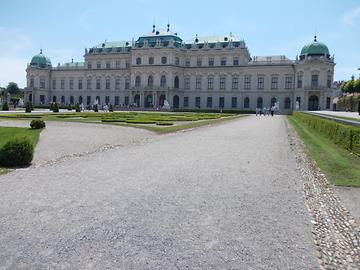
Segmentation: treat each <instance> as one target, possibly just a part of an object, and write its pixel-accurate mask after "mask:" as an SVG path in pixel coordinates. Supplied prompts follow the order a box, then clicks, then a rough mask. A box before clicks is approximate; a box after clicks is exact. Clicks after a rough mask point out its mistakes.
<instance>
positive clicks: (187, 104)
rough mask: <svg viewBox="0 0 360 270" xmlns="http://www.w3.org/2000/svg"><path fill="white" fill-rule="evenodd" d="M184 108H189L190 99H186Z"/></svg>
mask: <svg viewBox="0 0 360 270" xmlns="http://www.w3.org/2000/svg"><path fill="white" fill-rule="evenodd" d="M184 107H185V108H186V107H189V97H184Z"/></svg>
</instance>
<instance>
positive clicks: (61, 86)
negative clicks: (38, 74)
mask: <svg viewBox="0 0 360 270" xmlns="http://www.w3.org/2000/svg"><path fill="white" fill-rule="evenodd" d="M64 88H65V80H64V79H63V80H61V81H60V89H64Z"/></svg>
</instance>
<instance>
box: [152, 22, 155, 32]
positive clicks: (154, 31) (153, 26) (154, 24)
mask: <svg viewBox="0 0 360 270" xmlns="http://www.w3.org/2000/svg"><path fill="white" fill-rule="evenodd" d="M152 32H153V33H155V23H154V24H153V30H152Z"/></svg>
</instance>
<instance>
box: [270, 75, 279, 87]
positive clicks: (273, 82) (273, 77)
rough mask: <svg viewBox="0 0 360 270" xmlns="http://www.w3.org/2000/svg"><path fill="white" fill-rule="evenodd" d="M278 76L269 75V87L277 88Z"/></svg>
mask: <svg viewBox="0 0 360 270" xmlns="http://www.w3.org/2000/svg"><path fill="white" fill-rule="evenodd" d="M278 82H279V78H278V77H277V76H272V77H271V89H278Z"/></svg>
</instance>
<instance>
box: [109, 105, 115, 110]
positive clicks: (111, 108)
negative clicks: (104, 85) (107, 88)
mask: <svg viewBox="0 0 360 270" xmlns="http://www.w3.org/2000/svg"><path fill="white" fill-rule="evenodd" d="M113 111H114V108H113V105H112V104H110V105H109V112H113Z"/></svg>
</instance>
